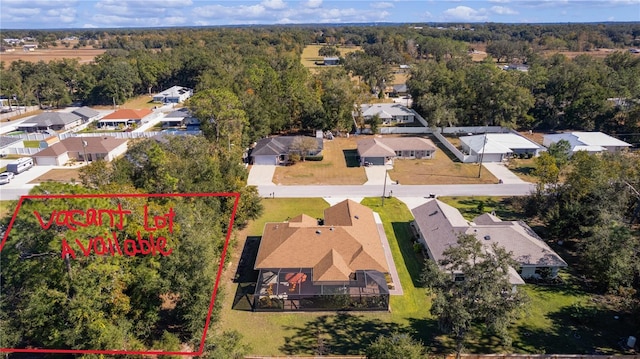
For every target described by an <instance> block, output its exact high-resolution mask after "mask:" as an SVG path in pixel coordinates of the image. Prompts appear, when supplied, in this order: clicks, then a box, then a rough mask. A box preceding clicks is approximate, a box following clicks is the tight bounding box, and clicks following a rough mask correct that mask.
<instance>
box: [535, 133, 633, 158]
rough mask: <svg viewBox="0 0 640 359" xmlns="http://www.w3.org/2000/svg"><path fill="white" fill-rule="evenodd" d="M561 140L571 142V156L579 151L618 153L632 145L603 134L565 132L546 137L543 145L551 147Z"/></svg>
mask: <svg viewBox="0 0 640 359" xmlns="http://www.w3.org/2000/svg"><path fill="white" fill-rule="evenodd" d="M560 140H565V141H567V142H569V144H570V146H571V151H570V152H571V154H574V153H575V152H577V151H587V152H589V153H599V152H605V151H607V152H617V151H621V150H623V149H626V148H629V147H631V144H629V143H626V142H624V141H621V140H619V139H617V138H614V137H611V136H609V135H607V134H604V133H602V132H565V133H556V134H550V135H544V139H543V140H542V144H543V145H545V146H546V147H549V146H551V144H553V143H557V142H558V141H560Z"/></svg>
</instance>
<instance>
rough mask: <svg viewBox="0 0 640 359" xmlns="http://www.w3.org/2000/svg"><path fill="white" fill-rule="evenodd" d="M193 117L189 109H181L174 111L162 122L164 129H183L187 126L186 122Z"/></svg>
mask: <svg viewBox="0 0 640 359" xmlns="http://www.w3.org/2000/svg"><path fill="white" fill-rule="evenodd" d="M190 117H191V113H190V112H189V109H188V108H181V109H178V110H176V111H173V112H171V113H169V114H167V115H166V116H164V118H162V119H161V120H160V122H161V123H162V127H163V128H168V127H182V126H185V122H186V120H187V119H188V118H190Z"/></svg>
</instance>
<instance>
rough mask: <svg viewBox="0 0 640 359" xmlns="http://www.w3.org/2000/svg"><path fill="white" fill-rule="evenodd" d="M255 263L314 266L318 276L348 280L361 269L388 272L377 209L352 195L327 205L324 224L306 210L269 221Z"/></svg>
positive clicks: (259, 266) (262, 265)
mask: <svg viewBox="0 0 640 359" xmlns="http://www.w3.org/2000/svg"><path fill="white" fill-rule="evenodd" d="M255 268H256V269H276V268H313V278H312V280H313V281H314V282H315V281H341V282H343V281H347V280H349V275H350V274H351V273H353V272H355V271H356V270H377V271H379V272H383V273H387V272H389V267H388V265H387V261H386V258H385V256H384V251H383V249H382V244H381V242H380V235H379V234H378V228H377V225H376V222H375V218H374V217H373V212H372V211H371V210H370V209H369V208H367V207H365V206H363V205H361V204H359V203H356V202H354V201H351V200H346V201H343V202H340V203H338V204H336V205H335V206H333V207H330V208H328V209H327V210H325V219H324V225H322V226H320V225H318V223H317V220H315V219H313V218H311V217H309V216H306V215H301V216H298V217H296V218H294V219H292V220H291V221H290V222H283V223H267V224H266V225H265V227H264V232H263V235H262V240H261V242H260V249H259V250H258V256H257V258H256V265H255Z"/></svg>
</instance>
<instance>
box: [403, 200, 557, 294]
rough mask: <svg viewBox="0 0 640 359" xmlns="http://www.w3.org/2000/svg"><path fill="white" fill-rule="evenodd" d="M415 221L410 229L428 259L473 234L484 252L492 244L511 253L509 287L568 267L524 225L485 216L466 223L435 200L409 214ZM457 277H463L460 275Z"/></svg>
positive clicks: (458, 213) (436, 258)
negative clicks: (463, 237) (511, 266)
mask: <svg viewBox="0 0 640 359" xmlns="http://www.w3.org/2000/svg"><path fill="white" fill-rule="evenodd" d="M411 212H412V213H413V216H414V217H415V221H414V222H413V224H412V226H413V227H414V228H415V229H416V231H417V233H418V236H419V238H418V240H419V241H420V242H421V243H422V244H423V245H424V246H425V248H426V249H427V252H428V254H429V258H430V259H432V260H434V261H436V262H439V261H440V260H441V259H443V252H444V251H445V250H446V249H447V248H449V247H451V246H454V245H456V243H457V240H458V235H460V234H472V235H475V236H476V238H478V239H480V240H481V242H482V243H483V244H484V245H485V247H486V248H490V247H491V245H492V244H493V243H496V244H498V245H499V246H501V247H504V248H505V249H506V250H507V252H511V255H512V257H513V259H514V260H515V261H516V262H518V263H519V265H520V267H519V268H512V269H511V270H510V273H509V274H510V278H509V279H510V282H511V284H523V283H524V281H523V278H524V279H526V278H541V277H544V276H548V277H550V278H553V277H555V276H556V275H557V274H558V270H559V269H560V268H562V267H566V266H567V263H566V262H565V261H564V260H563V259H562V258H561V257H560V256H559V255H558V254H557V253H556V252H555V251H554V250H553V249H551V248H550V247H549V245H548V244H547V243H545V242H544V241H543V240H542V239H541V238H540V237H539V236H538V235H537V234H536V233H535V232H534V231H533V230H532V229H531V228H530V227H529V226H528V225H527V224H526V223H524V222H522V221H502V220H500V218H498V217H496V216H495V215H492V214H489V213H485V214H483V215H480V216H478V217H476V218H474V219H473V221H467V220H466V219H464V217H462V214H461V213H460V212H459V211H458V210H457V209H455V208H453V207H451V206H449V205H448V204H446V203H443V202H440V201H438V200H436V199H434V200H430V201H428V202H427V203H425V204H423V205H421V206H419V207H416V208H414V209H412V210H411ZM459 275H461V276H462V275H463V274H462V273H460V274H459Z"/></svg>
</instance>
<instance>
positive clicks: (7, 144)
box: [0, 136, 24, 157]
mask: <svg viewBox="0 0 640 359" xmlns="http://www.w3.org/2000/svg"><path fill="white" fill-rule="evenodd" d="M10 148H24V141H23V140H22V138H20V137H14V136H0V157H4V156H6V155H8V154H9V149H10Z"/></svg>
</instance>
